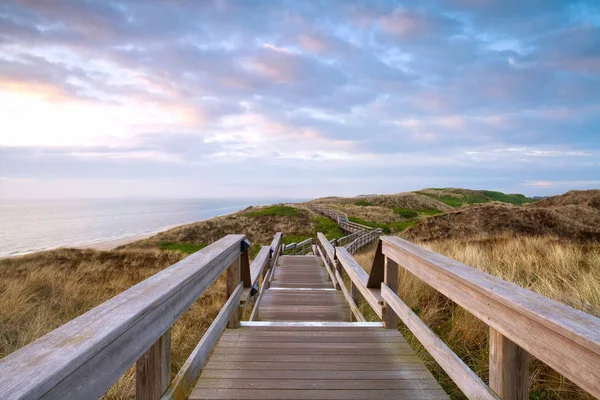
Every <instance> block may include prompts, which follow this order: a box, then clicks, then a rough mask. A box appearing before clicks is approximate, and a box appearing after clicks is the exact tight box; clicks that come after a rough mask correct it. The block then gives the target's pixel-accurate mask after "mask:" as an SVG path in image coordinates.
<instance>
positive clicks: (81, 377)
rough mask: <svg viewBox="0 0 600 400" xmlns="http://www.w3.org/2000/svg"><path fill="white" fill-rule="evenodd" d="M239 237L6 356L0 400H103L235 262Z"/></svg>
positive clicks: (1, 364)
mask: <svg viewBox="0 0 600 400" xmlns="http://www.w3.org/2000/svg"><path fill="white" fill-rule="evenodd" d="M244 238H245V236H244V235H228V236H226V237H224V238H223V239H221V240H219V241H218V242H215V243H213V244H211V245H209V246H207V247H205V248H204V249H202V250H200V251H198V252H196V253H194V254H192V255H190V256H188V257H187V258H185V259H183V260H182V261H180V262H178V263H176V264H174V265H172V266H171V267H169V268H166V269H164V270H163V271H161V272H159V273H158V274H156V275H154V276H152V277H150V278H148V279H146V280H144V281H143V282H141V283H139V284H137V285H135V286H133V287H131V288H130V289H128V290H126V291H125V292H123V293H121V294H119V295H117V296H115V297H113V298H112V299H110V300H108V301H106V302H104V303H102V304H101V305H99V306H97V307H95V308H93V309H92V310H90V311H88V312H87V313H85V314H83V315H81V316H79V317H77V318H75V319H74V320H72V321H70V322H68V323H67V324H65V325H63V326H61V327H59V328H58V329H56V330H54V331H52V332H50V333H49V334H47V335H45V336H43V337H41V338H40V339H37V340H36V341H34V342H33V343H31V344H29V345H27V346H25V347H23V348H21V349H19V350H17V351H15V352H14V353H12V354H10V355H8V356H6V357H5V358H3V359H2V360H0V398H7V399H21V398H32V399H37V398H41V397H44V396H46V397H48V398H98V397H100V396H102V394H104V393H105V392H106V391H107V390H108V389H109V388H110V387H111V386H112V384H113V383H114V382H116V381H117V379H119V378H120V377H121V375H123V374H124V373H125V372H126V371H127V370H128V369H129V368H130V367H131V366H132V365H133V364H134V363H135V362H136V361H137V360H138V359H139V358H140V357H141V356H142V355H143V354H144V353H145V352H146V351H147V350H148V349H149V348H150V346H151V345H152V344H153V343H155V342H156V341H157V340H158V339H159V338H160V337H161V336H162V335H163V333H164V332H166V331H167V329H169V327H170V326H171V325H172V324H173V323H174V322H175V321H176V320H177V319H178V318H179V316H181V314H183V313H184V312H185V311H186V310H187V309H188V308H189V307H190V305H191V304H192V303H193V302H194V301H196V300H197V299H198V297H199V296H200V295H201V294H202V293H203V292H204V291H205V290H206V289H207V288H208V287H209V286H210V285H212V283H213V282H214V281H215V280H216V279H217V278H218V277H219V276H220V275H221V274H222V273H223V272H224V271H225V269H226V268H227V267H228V266H229V265H230V264H231V263H232V262H233V261H234V260H235V259H236V258H238V257H240V250H241V242H242V241H243V240H244ZM31 360H35V361H36V362H35V363H33V362H31Z"/></svg>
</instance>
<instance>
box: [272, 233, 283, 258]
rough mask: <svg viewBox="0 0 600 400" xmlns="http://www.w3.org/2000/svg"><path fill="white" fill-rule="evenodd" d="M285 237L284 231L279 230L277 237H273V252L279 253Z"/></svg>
mask: <svg viewBox="0 0 600 400" xmlns="http://www.w3.org/2000/svg"><path fill="white" fill-rule="evenodd" d="M282 238H283V233H281V232H277V233H276V234H275V237H273V241H272V242H271V246H270V247H271V251H272V252H273V254H278V253H279V247H280V246H281V240H282Z"/></svg>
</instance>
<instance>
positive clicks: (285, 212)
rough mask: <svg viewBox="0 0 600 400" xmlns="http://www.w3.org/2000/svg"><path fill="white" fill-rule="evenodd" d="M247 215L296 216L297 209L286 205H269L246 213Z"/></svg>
mask: <svg viewBox="0 0 600 400" xmlns="http://www.w3.org/2000/svg"><path fill="white" fill-rule="evenodd" d="M247 215H248V216H249V217H297V216H298V209H297V208H295V207H288V206H269V207H265V208H262V209H260V210H257V211H252V212H249V213H248V214H247Z"/></svg>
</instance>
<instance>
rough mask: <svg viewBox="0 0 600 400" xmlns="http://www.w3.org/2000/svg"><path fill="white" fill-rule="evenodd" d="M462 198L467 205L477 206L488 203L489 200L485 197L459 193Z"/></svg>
mask: <svg viewBox="0 0 600 400" xmlns="http://www.w3.org/2000/svg"><path fill="white" fill-rule="evenodd" d="M460 194H461V195H463V196H464V198H465V201H466V203H467V204H479V203H489V202H490V199H488V198H487V197H485V196H481V195H479V194H471V193H460Z"/></svg>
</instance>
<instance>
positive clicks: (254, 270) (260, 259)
mask: <svg viewBox="0 0 600 400" xmlns="http://www.w3.org/2000/svg"><path fill="white" fill-rule="evenodd" d="M270 254H271V247H270V246H262V247H261V248H260V251H259V252H258V254H257V255H256V257H255V258H254V260H252V264H250V285H248V286H247V287H245V288H244V293H243V294H242V312H246V308H248V304H249V303H250V302H249V299H250V295H251V294H252V290H253V289H254V287H255V286H256V284H257V282H258V278H259V277H260V276H261V274H263V275H266V271H265V267H266V266H267V265H268V263H269V257H270ZM242 280H244V274H242Z"/></svg>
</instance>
